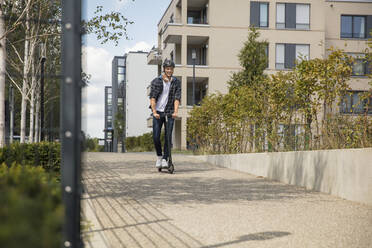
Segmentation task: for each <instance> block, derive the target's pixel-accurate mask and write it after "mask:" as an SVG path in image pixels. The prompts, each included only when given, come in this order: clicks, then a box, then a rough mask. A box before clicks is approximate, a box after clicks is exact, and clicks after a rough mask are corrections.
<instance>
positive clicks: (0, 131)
mask: <svg viewBox="0 0 372 248" xmlns="http://www.w3.org/2000/svg"><path fill="white" fill-rule="evenodd" d="M3 4H4V0H0V37H2V36H3V35H4V34H5V22H4V13H3V10H2V6H3ZM5 71H6V39H5V37H4V38H3V39H1V40H0V148H1V147H4V146H5Z"/></svg>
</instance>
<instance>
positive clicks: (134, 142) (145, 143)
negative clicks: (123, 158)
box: [125, 132, 164, 152]
mask: <svg viewBox="0 0 372 248" xmlns="http://www.w3.org/2000/svg"><path fill="white" fill-rule="evenodd" d="M160 140H161V143H162V144H164V132H162V133H161V136H160ZM125 141H126V148H127V150H128V151H132V152H150V151H153V150H154V149H155V147H154V141H153V136H152V132H150V133H145V134H143V135H141V136H137V137H128V138H126V139H125Z"/></svg>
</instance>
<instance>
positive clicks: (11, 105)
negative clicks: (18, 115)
mask: <svg viewBox="0 0 372 248" xmlns="http://www.w3.org/2000/svg"><path fill="white" fill-rule="evenodd" d="M9 110H10V123H9V143H10V144H12V143H13V133H14V90H13V85H11V84H10V87H9Z"/></svg>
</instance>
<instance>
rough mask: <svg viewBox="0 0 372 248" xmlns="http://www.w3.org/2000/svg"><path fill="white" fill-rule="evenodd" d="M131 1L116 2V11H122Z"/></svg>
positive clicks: (116, 0)
mask: <svg viewBox="0 0 372 248" xmlns="http://www.w3.org/2000/svg"><path fill="white" fill-rule="evenodd" d="M129 2H130V0H115V9H122V8H123V7H124V6H125V5H127V4H128V3H129Z"/></svg>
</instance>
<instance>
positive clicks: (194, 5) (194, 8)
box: [187, 0, 209, 25]
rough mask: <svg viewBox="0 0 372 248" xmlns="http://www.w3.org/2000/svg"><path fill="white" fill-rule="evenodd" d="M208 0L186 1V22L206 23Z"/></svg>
mask: <svg viewBox="0 0 372 248" xmlns="http://www.w3.org/2000/svg"><path fill="white" fill-rule="evenodd" d="M208 2H209V1H208V0H188V1H187V24H198V25H207V24H208Z"/></svg>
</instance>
